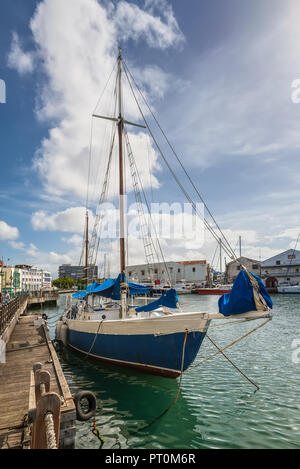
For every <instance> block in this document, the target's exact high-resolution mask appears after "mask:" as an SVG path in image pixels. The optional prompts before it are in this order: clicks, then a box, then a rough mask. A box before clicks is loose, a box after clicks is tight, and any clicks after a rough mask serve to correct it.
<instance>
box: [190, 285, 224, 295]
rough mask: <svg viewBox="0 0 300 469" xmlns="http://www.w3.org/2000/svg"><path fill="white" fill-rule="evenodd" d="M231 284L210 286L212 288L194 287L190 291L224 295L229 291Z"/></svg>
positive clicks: (200, 293) (198, 293) (201, 293)
mask: <svg viewBox="0 0 300 469" xmlns="http://www.w3.org/2000/svg"><path fill="white" fill-rule="evenodd" d="M231 288H232V285H222V286H221V287H212V288H194V289H193V290H192V293H196V294H197V295H219V296H221V295H225V294H226V293H230V292H231Z"/></svg>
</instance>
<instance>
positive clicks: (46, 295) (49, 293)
mask: <svg viewBox="0 0 300 469" xmlns="http://www.w3.org/2000/svg"><path fill="white" fill-rule="evenodd" d="M57 297H58V293H57V291H46V290H40V291H36V292H30V293H28V298H49V299H51V298H53V299H56V298H57Z"/></svg>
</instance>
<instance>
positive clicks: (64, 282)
mask: <svg viewBox="0 0 300 469" xmlns="http://www.w3.org/2000/svg"><path fill="white" fill-rule="evenodd" d="M52 286H53V287H56V288H60V289H62V290H67V289H69V288H72V287H73V286H74V280H73V279H71V278H70V277H62V278H58V279H57V280H53V281H52Z"/></svg>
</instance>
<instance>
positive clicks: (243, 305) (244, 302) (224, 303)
mask: <svg viewBox="0 0 300 469" xmlns="http://www.w3.org/2000/svg"><path fill="white" fill-rule="evenodd" d="M250 274H251V275H253V277H255V278H256V280H257V282H258V285H259V290H260V293H261V295H262V296H263V298H264V299H265V301H266V303H267V305H268V306H269V308H272V307H273V301H272V300H271V298H270V295H269V293H268V292H267V290H266V288H265V286H264V284H263V282H262V281H261V279H260V278H259V277H258V276H257V275H255V274H252V273H250ZM249 311H256V306H255V302H254V299H253V287H252V285H251V283H250V280H249V278H248V276H247V274H246V272H245V271H244V270H241V272H240V273H239V275H238V276H237V278H236V279H235V281H234V284H233V287H232V290H231V292H230V293H225V295H223V296H221V298H220V299H219V312H220V313H221V314H223V315H224V316H232V315H234V314H242V313H248V312H249Z"/></svg>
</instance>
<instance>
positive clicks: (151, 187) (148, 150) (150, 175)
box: [147, 135, 154, 203]
mask: <svg viewBox="0 0 300 469" xmlns="http://www.w3.org/2000/svg"><path fill="white" fill-rule="evenodd" d="M147 153H148V167H149V183H150V189H151V202H152V203H153V202H154V197H153V186H152V174H151V165H150V148H149V140H148V135H147Z"/></svg>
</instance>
